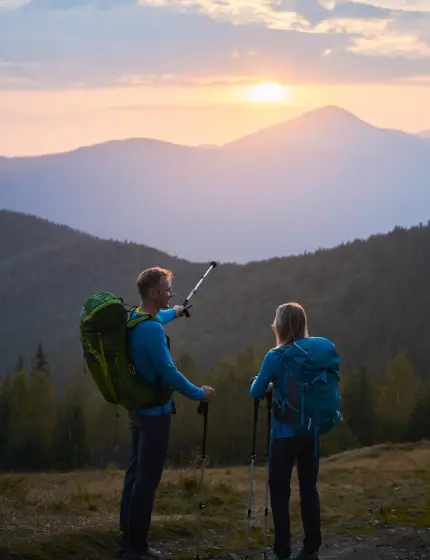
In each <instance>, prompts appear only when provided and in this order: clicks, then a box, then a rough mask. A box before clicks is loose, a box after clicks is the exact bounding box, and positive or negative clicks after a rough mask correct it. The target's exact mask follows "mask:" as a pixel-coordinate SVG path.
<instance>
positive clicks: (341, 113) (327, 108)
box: [293, 105, 372, 126]
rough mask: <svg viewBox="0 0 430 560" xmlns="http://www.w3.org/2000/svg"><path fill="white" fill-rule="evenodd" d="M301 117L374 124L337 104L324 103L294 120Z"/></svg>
mask: <svg viewBox="0 0 430 560" xmlns="http://www.w3.org/2000/svg"><path fill="white" fill-rule="evenodd" d="M300 119H326V120H330V121H339V120H340V119H342V120H343V121H345V122H347V121H349V122H351V123H353V122H356V123H362V124H365V125H367V126H372V125H370V124H368V123H366V122H364V121H363V120H361V119H359V118H358V117H357V116H356V115H354V114H353V113H351V112H350V111H347V110H346V109H344V108H343V107H338V106H337V105H324V106H322V107H317V108H316V109H311V110H310V111H308V112H306V113H303V114H302V115H299V116H298V117H296V118H295V119H293V120H296V121H297V120H300Z"/></svg>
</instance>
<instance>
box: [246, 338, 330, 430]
mask: <svg viewBox="0 0 430 560" xmlns="http://www.w3.org/2000/svg"><path fill="white" fill-rule="evenodd" d="M285 357H288V358H290V359H292V360H293V363H294V364H295V366H299V367H300V365H301V364H302V365H304V366H306V369H307V370H309V369H315V370H324V369H333V370H338V369H339V356H338V354H337V352H336V348H335V345H334V344H333V342H332V341H331V340H329V339H327V338H323V337H308V338H301V339H299V340H297V341H296V342H295V343H294V344H292V345H290V346H285V347H278V348H277V349H272V350H269V352H268V353H267V354H266V356H265V357H264V360H263V363H262V365H261V368H260V372H259V373H258V375H257V377H256V379H255V380H254V382H253V383H252V385H251V388H250V393H251V397H252V398H253V399H254V400H256V399H259V398H261V397H262V396H263V395H264V393H265V392H266V390H267V387H268V386H269V383H270V382H271V381H275V382H276V385H277V387H274V388H273V401H275V400H277V399H280V397H281V395H280V393H279V389H278V387H279V386H281V387H282V386H284V381H285ZM293 436H294V432H293V427H292V426H291V425H289V424H281V423H280V422H278V421H277V420H276V419H275V418H273V415H272V437H276V438H277V437H293Z"/></svg>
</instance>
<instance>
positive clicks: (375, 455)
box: [0, 442, 430, 560]
mask: <svg viewBox="0 0 430 560" xmlns="http://www.w3.org/2000/svg"><path fill="white" fill-rule="evenodd" d="M199 475H200V471H199V470H198V468H196V469H191V468H190V469H186V470H173V469H171V470H167V471H166V472H165V473H164V475H163V479H162V482H161V484H160V487H159V490H158V494H157V498H156V504H155V510H154V515H153V523H152V542H153V544H154V545H155V544H156V545H158V547H159V548H161V549H164V550H169V551H171V552H172V553H173V558H175V559H178V560H183V559H186V558H194V557H195V536H196V532H197V514H198V501H199ZM122 481H123V472H122V471H120V470H116V469H108V470H103V471H77V472H70V473H46V474H39V473H38V474H22V473H5V474H1V475H0V558H1V559H9V558H16V559H20V560H30V559H31V560H45V559H46V560H52V559H54V558H55V559H58V560H66V559H67V560H70V559H73V558H76V559H78V558H85V559H87V558H88V559H90V558H91V559H107V558H114V557H115V549H116V547H117V539H118V511H119V501H120V496H121V488H122ZM319 487H320V495H321V504H322V519H323V534H324V537H327V538H331V539H333V538H334V539H337V538H338V539H340V540H341V539H342V538H343V536H347V537H348V538H350V539H351V538H354V539H356V542H358V543H359V542H361V541H362V540H363V539H366V538H368V537H369V536H371V535H375V534H377V533H378V532H381V531H384V530H387V529H388V528H391V527H394V528H396V531H397V532H399V531H402V532H403V533H408V534H409V533H413V532H414V531H419V530H420V529H422V530H423V531H427V529H428V528H430V443H428V442H422V443H420V444H404V445H379V446H375V447H369V448H363V449H359V450H354V451H348V452H345V453H342V454H339V455H334V456H331V457H329V458H325V459H323V460H322V463H321V470H320V486H319ZM248 489H249V467H237V468H231V469H207V470H206V473H205V500H204V501H205V509H204V514H203V545H202V557H203V558H227V557H228V553H230V554H236V555H238V556H241V554H242V553H243V550H244V547H245V534H246V524H247V499H248ZM254 489H255V494H254V508H253V527H252V547H253V548H254V549H255V550H256V551H257V550H261V548H262V545H263V525H264V490H265V469H264V467H262V466H259V467H258V468H257V469H256V473H255V485H254ZM291 512H292V521H293V529H294V531H295V533H296V534H297V535H298V537H300V538H301V525H300V515H299V504H298V489H297V479H296V474H295V472H294V474H293V493H292V507H291ZM270 530H272V523H271V520H270ZM272 542H273V539H272V533H270V535H269V545H271V543H272ZM339 542H340V541H339ZM423 546H424V545H423ZM429 547H430V545H429ZM429 551H430V548H429ZM230 557H231V556H230ZM326 557H327V558H328V557H330V558H340V557H341V556H322V558H326ZM368 557H369V558H370V556H368ZM422 557H423V558H426V557H427V556H422ZM342 558H343V556H342ZM345 558H347V556H345ZM363 558H367V556H363ZM375 558H376V557H375ZM393 558H394V556H393ZM414 558H415V556H414ZM416 558H419V556H416Z"/></svg>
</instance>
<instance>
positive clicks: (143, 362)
mask: <svg viewBox="0 0 430 560" xmlns="http://www.w3.org/2000/svg"><path fill="white" fill-rule="evenodd" d="M136 313H137V312H136V310H134V311H133V312H132V315H131V316H132V317H134V316H135V315H136ZM175 317H176V314H175V310H174V309H166V310H161V311H160V312H159V313H158V315H157V319H158V320H159V321H160V323H162V324H160V323H158V322H157V321H143V322H142V323H139V324H138V325H136V326H135V327H134V328H133V329H132V330H131V333H130V355H131V360H132V362H133V364H134V365H135V366H136V369H137V371H138V372H139V373H140V374H141V375H143V376H144V377H145V378H146V379H147V380H148V381H152V382H153V381H155V379H156V376H157V375H158V376H160V377H161V379H162V381H163V384H164V385H166V386H168V387H172V388H173V389H175V390H176V391H178V392H179V393H181V394H182V395H184V396H186V397H188V398H189V399H192V400H194V401H200V400H202V399H203V397H204V391H203V389H201V388H200V387H197V386H196V385H193V384H192V383H190V382H189V381H188V379H187V378H186V377H184V376H183V375H182V373H181V372H180V371H179V370H178V369H177V368H176V366H175V364H174V363H173V360H172V357H171V354H170V350H169V347H168V346H167V340H166V333H165V332H164V327H163V325H164V324H166V323H169V322H170V321H173V319H175ZM172 410H173V403H172V400H170V401H169V402H168V403H167V404H166V405H164V406H154V407H152V408H148V409H145V410H137V411H135V412H137V413H138V414H148V415H156V416H157V415H162V414H171V413H172Z"/></svg>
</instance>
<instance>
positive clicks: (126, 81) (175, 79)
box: [115, 74, 255, 88]
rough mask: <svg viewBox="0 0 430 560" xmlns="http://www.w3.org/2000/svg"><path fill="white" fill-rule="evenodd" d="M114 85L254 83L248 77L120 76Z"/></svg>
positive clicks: (238, 84)
mask: <svg viewBox="0 0 430 560" xmlns="http://www.w3.org/2000/svg"><path fill="white" fill-rule="evenodd" d="M115 83H116V84H118V85H120V86H126V87H158V88H160V87H174V86H176V87H178V86H179V87H220V86H245V85H250V84H253V83H255V80H254V79H252V78H250V77H249V76H234V77H222V76H221V77H216V76H215V77H210V76H206V77H201V78H198V77H196V76H184V75H180V76H178V75H175V74H162V75H159V74H152V75H151V74H150V75H139V74H133V75H128V76H121V77H120V78H118V79H117V80H115Z"/></svg>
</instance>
